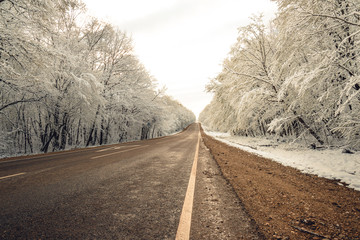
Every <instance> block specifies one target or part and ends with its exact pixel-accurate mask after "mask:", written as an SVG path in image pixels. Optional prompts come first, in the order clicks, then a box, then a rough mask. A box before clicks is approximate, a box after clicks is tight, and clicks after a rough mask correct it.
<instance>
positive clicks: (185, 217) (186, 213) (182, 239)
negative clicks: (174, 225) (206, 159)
mask: <svg viewBox="0 0 360 240" xmlns="http://www.w3.org/2000/svg"><path fill="white" fill-rule="evenodd" d="M199 145H200V132H199V135H198V141H197V145H196V151H195V157H194V163H193V166H192V169H191V173H190V179H189V185H188V188H187V190H186V195H185V200H184V206H183V208H182V212H181V215H180V222H179V226H178V229H177V232H176V237H175V240H187V239H190V228H191V215H192V208H193V202H194V192H195V180H196V169H197V162H198V156H199Z"/></svg>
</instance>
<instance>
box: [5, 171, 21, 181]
mask: <svg viewBox="0 0 360 240" xmlns="http://www.w3.org/2000/svg"><path fill="white" fill-rule="evenodd" d="M24 174H26V173H25V172H23V173H17V174H13V175H8V176H5V177H0V180H2V179H6V178H11V177H16V176H20V175H24Z"/></svg>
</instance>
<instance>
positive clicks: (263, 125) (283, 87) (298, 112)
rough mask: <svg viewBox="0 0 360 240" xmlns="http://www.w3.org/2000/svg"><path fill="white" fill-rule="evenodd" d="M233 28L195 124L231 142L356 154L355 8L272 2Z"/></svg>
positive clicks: (359, 49) (359, 143)
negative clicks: (291, 144) (299, 142)
mask: <svg viewBox="0 0 360 240" xmlns="http://www.w3.org/2000/svg"><path fill="white" fill-rule="evenodd" d="M275 2H277V4H278V9H279V10H278V13H277V16H276V18H275V19H274V20H273V21H272V22H271V23H270V25H269V26H268V27H265V25H264V23H263V21H262V17H261V16H260V17H253V18H252V22H251V23H250V24H249V25H248V26H245V27H241V28H239V35H238V39H237V42H236V43H235V44H234V45H233V47H232V49H231V51H230V53H229V55H228V58H226V59H225V60H224V62H223V70H222V72H221V73H220V74H219V75H218V76H217V77H216V78H215V79H213V80H212V81H211V82H210V83H209V84H208V86H207V90H208V91H211V92H213V93H214V98H213V100H212V102H211V103H210V104H209V105H208V106H207V107H206V108H205V109H204V111H203V112H202V113H201V115H200V118H199V119H200V121H201V122H203V123H204V125H206V126H208V127H210V128H211V129H214V130H220V131H230V132H231V133H232V134H234V135H243V136H267V135H274V134H276V135H278V136H286V137H290V138H293V139H302V138H303V137H304V138H305V137H306V139H308V141H312V142H313V143H315V144H316V145H318V146H321V145H333V144H339V143H341V144H345V145H348V147H352V148H354V149H360V75H359V74H360V72H359V70H360V69H359V66H360V62H359V53H360V42H359V40H360V36H359V35H360V1H359V0H353V1H352V0H330V1H320V0H315V1H306V0H304V1H299V0H276V1H275Z"/></svg>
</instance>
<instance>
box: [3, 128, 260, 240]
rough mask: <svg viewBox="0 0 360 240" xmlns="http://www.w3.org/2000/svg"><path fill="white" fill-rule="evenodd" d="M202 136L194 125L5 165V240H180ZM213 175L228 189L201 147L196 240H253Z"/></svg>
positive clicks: (235, 205)
mask: <svg viewBox="0 0 360 240" xmlns="http://www.w3.org/2000/svg"><path fill="white" fill-rule="evenodd" d="M198 136H199V126H198V124H193V125H191V126H190V127H189V128H188V129H187V130H185V131H183V132H181V133H179V134H176V135H172V136H168V137H164V138H158V139H153V140H146V141H137V142H131V143H124V144H117V145H111V146H110V145H109V146H101V147H94V148H87V149H79V150H73V151H67V152H59V153H50V154H45V155H37V156H28V157H20V158H12V159H3V160H0V224H1V225H0V239H69V238H71V239H175V236H176V233H177V229H178V226H179V219H180V215H181V212H182V208H183V205H184V199H185V194H186V191H187V188H188V184H189V178H190V172H191V169H192V165H193V162H194V159H195V158H196V156H195V150H196V147H197V144H198ZM209 174H210V175H209ZM211 174H213V175H212V176H211ZM215 175H216V176H217V177H218V178H221V179H222V180H221V181H224V180H223V178H222V176H221V173H220V172H219V169H217V165H216V164H215V162H214V160H213V159H212V158H211V157H210V154H209V153H208V151H206V149H205V147H204V146H203V143H201V144H200V150H199V163H198V169H197V177H196V187H195V200H193V202H194V212H193V214H192V220H191V222H192V224H191V226H192V227H191V238H192V239H203V237H204V236H209V238H207V239H211V238H212V239H243V238H244V239H246V238H245V237H244V236H245V235H246V234H254V235H251V236H252V239H256V238H257V237H256V236H258V235H257V233H256V227H254V224H253V222H251V220H250V218H248V216H247V215H246V213H245V211H244V209H243V207H242V206H241V203H240V202H239V201H238V199H237V197H236V194H235V193H234V192H233V190H232V189H231V187H230V186H229V185H228V184H227V183H226V182H225V181H224V182H223V183H222V182H220V183H219V181H218V180H216V178H214V177H213V176H215ZM214 181H216V182H214ZM224 192H226V194H230V195H226V196H227V197H226V198H227V199H228V200H227V201H228V202H226V201H225V202H224V201H222V200H221V199H220V198H221V195H223V194H225V193H224ZM213 196H215V197H214V198H213ZM236 219H237V220H236ZM209 221H210V222H209ZM237 221H238V222H237ZM239 221H240V223H239ZM241 224H242V225H243V226H244V227H241V226H240V225H241ZM234 226H235V227H234ZM239 226H240V227H239ZM243 233H244V234H245V235H243ZM206 234H207V235H206ZM255 235H256V236H255ZM246 236H250V235H246Z"/></svg>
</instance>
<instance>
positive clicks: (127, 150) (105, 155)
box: [91, 145, 149, 159]
mask: <svg viewBox="0 0 360 240" xmlns="http://www.w3.org/2000/svg"><path fill="white" fill-rule="evenodd" d="M147 146H149V145H145V146H141V147H134V148H130V149H126V150H122V151H118V152H113V153H108V154H104V155H100V156H95V157H92V158H91V159H97V158H102V157H107V156H110V155H114V154H118V153H123V152H129V151H131V150H135V149H139V148H144V147H147Z"/></svg>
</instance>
